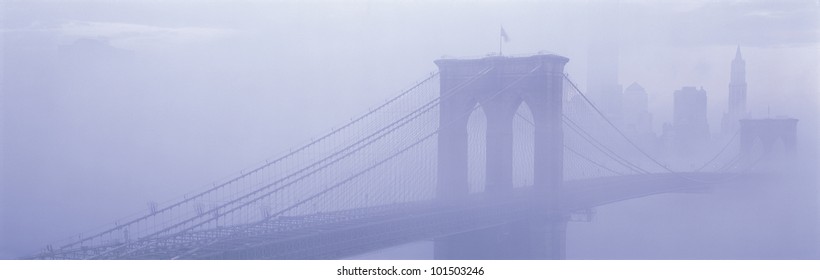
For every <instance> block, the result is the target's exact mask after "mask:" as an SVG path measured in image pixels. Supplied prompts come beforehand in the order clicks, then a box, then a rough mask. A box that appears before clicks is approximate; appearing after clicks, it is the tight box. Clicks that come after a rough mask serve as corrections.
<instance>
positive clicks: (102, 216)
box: [0, 0, 820, 259]
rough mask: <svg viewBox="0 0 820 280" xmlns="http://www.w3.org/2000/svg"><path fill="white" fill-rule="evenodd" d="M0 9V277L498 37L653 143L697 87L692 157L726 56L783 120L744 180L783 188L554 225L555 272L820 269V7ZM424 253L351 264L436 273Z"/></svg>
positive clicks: (749, 102)
mask: <svg viewBox="0 0 820 280" xmlns="http://www.w3.org/2000/svg"><path fill="white" fill-rule="evenodd" d="M0 1H2V2H0V65H2V67H1V68H0V77H2V78H0V83H2V84H1V85H0V91H2V94H0V112H1V113H0V118H1V119H0V120H2V121H1V122H0V133H2V134H0V141H2V142H1V143H0V144H2V149H1V150H0V152H2V154H0V172H2V173H0V258H23V257H28V256H32V255H33V254H35V253H38V252H39V251H40V250H42V249H43V248H44V247H46V246H47V245H49V244H54V245H55V246H56V245H59V244H64V243H65V240H67V239H69V238H76V237H77V235H79V234H80V233H85V234H89V233H93V232H97V231H101V230H105V229H107V228H110V227H113V226H114V222H115V221H122V220H126V219H124V217H127V216H133V215H135V214H137V213H145V212H147V211H148V209H149V208H150V205H151V204H152V203H164V202H167V201H172V200H175V199H179V198H181V197H183V195H184V194H187V193H190V192H192V191H197V190H203V189H204V188H207V187H210V186H213V185H214V184H217V183H219V182H222V181H223V180H225V179H229V178H231V177H233V176H235V175H239V174H240V173H241V172H243V171H244V170H247V169H250V168H254V167H256V166H257V165H258V164H259V163H264V162H265V161H266V160H269V159H272V158H275V157H276V156H279V155H282V154H285V153H287V152H288V151H290V150H291V149H293V148H296V147H298V146H300V145H302V144H305V143H307V142H309V141H311V140H312V139H314V138H316V137H319V136H321V135H323V134H325V133H328V132H330V131H331V130H332V129H334V128H338V127H339V126H342V125H344V124H346V123H347V122H348V121H349V120H350V119H352V118H354V117H357V116H360V115H362V114H364V113H366V112H368V111H369V110H370V109H372V108H374V107H376V106H379V105H380V104H382V103H384V101H385V100H387V99H389V98H391V97H394V96H396V95H397V94H399V93H400V92H401V91H402V90H404V89H406V88H407V87H409V86H412V85H413V84H415V83H416V82H417V81H420V80H422V79H424V78H426V77H428V76H430V73H432V72H435V71H437V70H438V68H437V67H436V65H435V64H434V63H433V61H434V60H436V59H440V58H443V57H468V58H481V57H486V56H488V55H490V56H494V55H497V54H498V52H499V51H500V50H499V39H500V38H499V29H500V28H501V26H502V25H503V29H504V30H505V32H506V33H507V34H508V36H509V41H508V42H505V43H503V55H505V56H527V55H531V54H535V53H538V52H540V51H545V52H549V53H554V54H558V55H561V56H564V57H567V58H569V62H568V63H567V64H566V67H565V68H564V71H565V72H566V73H567V74H568V76H569V77H571V78H572V80H573V81H574V82H575V83H577V85H578V86H579V87H580V89H581V90H582V91H591V92H589V93H590V97H592V98H593V99H594V100H593V101H595V98H600V97H596V95H595V94H596V93H595V92H594V91H595V84H596V83H598V82H600V81H598V80H596V79H595V78H594V76H595V75H600V76H603V77H605V78H607V79H612V81H614V82H615V83H617V85H619V86H621V87H622V88H623V89H626V88H627V87H628V86H629V85H630V84H632V83H633V82H637V83H639V84H640V85H641V86H642V87H643V88H644V89H645V91H646V94H647V106H648V107H647V109H648V113H649V114H651V129H650V132H651V133H652V134H653V135H654V136H653V137H655V136H656V137H658V138H659V139H660V138H661V135H662V134H663V133H664V125H665V124H672V123H673V122H674V116H673V115H674V112H673V102H674V92H675V91H676V90H681V89H682V88H683V87H686V86H691V87H696V88H697V89H701V88H702V89H703V90H704V91H705V92H706V97H707V100H708V101H707V103H706V117H707V120H708V131H709V133H710V134H711V138H710V139H711V140H710V141H711V142H710V144H708V145H709V148H708V150H710V151H712V150H717V148H718V147H720V145H721V144H722V143H726V142H725V141H728V138H729V137H726V135H722V136H720V135H721V122H722V118H723V117H724V114H725V113H727V108H728V107H729V101H728V100H729V92H730V89H729V83H730V73H731V69H730V66H731V65H732V60H733V58H735V56H736V50H737V49H738V47H739V48H740V50H741V52H742V58H743V59H744V60H745V82H746V84H747V88H746V90H745V95H746V101H745V102H746V105H745V111H746V112H747V114H746V115H744V116H745V117H747V118H752V119H761V118H776V117H780V116H788V117H791V118H795V119H798V120H799V121H798V124H797V146H796V150H797V152H796V155H794V156H793V157H788V158H786V159H783V158H779V159H776V160H772V161H771V162H763V163H762V164H761V165H760V166H759V167H757V168H756V169H755V170H756V171H759V172H762V173H766V174H773V175H772V176H773V177H775V178H777V179H773V180H772V181H767V182H766V183H761V184H760V185H754V186H748V188H742V189H738V188H726V189H720V188H718V189H716V190H713V191H708V192H703V193H685V194H679V193H675V194H662V195H657V196H651V197H645V198H640V199H635V200H628V201H623V202H619V203H614V204H609V205H605V206H601V207H596V208H595V213H596V214H595V215H594V216H593V219H592V220H591V221H589V222H571V223H570V224H569V226H568V229H567V252H566V257H567V258H572V259H817V258H820V253H819V252H820V251H819V250H820V239H818V236H820V230H818V223H820V220H818V211H820V210H818V209H819V208H818V207H817V205H818V204H817V203H818V199H820V196H818V190H817V187H818V186H820V184H818V182H820V181H818V175H817V172H816V171H817V163H818V162H817V159H818V153H817V152H818V149H817V148H818V145H817V143H820V142H818V141H820V137H819V136H820V135H818V132H820V131H818V129H817V128H818V127H820V123H818V121H820V115H818V111H820V110H818V109H820V99H819V98H818V96H820V80H818V77H820V63H818V62H820V5H818V3H817V1H813V0H803V1H798V0H794V1H755V0H750V1H700V0H696V1H683V0H680V1H620V2H619V3H618V2H614V3H613V2H608V1H568V0H563V1H363V0H362V1H203V2H204V3H200V2H197V1H182V0H178V1H113V2H112V1H11V0H0ZM601 46H603V48H602V49H598V50H596V48H600V47H601ZM596 55H597V56H596ZM607 68H608V69H613V70H612V71H611V73H602V74H595V73H596V71H604V72H605V71H606V70H605V69H607ZM601 69H604V70H601ZM566 87H568V86H567V85H565V90H566ZM619 93H620V92H619ZM598 100H600V99H598ZM599 102H601V103H605V102H603V101H599ZM565 133H566V134H570V132H565ZM729 136H731V135H729ZM653 139H654V138H653ZM621 145H623V143H621ZM657 149H659V150H662V149H663V148H657ZM704 149H707V148H704ZM736 149H738V148H737V147H736V146H732V151H734V152H736ZM658 154H660V155H663V156H661V157H662V158H663V159H664V160H665V161H669V162H670V166H673V167H675V168H677V167H679V166H690V165H692V164H694V163H690V162H688V161H687V162H686V163H680V164H678V165H675V163H674V162H675V161H676V160H677V159H676V158H674V156H670V155H666V154H664V152H663V151H659V152H658ZM704 154H708V153H707V152H704ZM708 158H709V157H708V156H705V155H704V156H701V157H698V158H697V159H696V160H695V161H696V162H705V160H708ZM685 171H691V170H685ZM433 175H434V174H433ZM430 244H431V242H430V241H429V240H421V241H418V242H416V243H411V244H410V245H402V246H400V247H399V248H397V249H384V250H380V251H377V252H374V253H369V254H366V255H362V256H358V257H359V258H388V259H405V258H410V259H416V258H432V256H433V254H432V252H431V251H432V249H431V247H432V245H430Z"/></svg>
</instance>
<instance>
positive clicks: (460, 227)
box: [38, 173, 753, 259]
mask: <svg viewBox="0 0 820 280" xmlns="http://www.w3.org/2000/svg"><path fill="white" fill-rule="evenodd" d="M747 175H748V174H746V175H744V176H737V174H730V173H677V174H669V173H666V174H645V175H628V176H616V177H602V178H595V179H584V180H575V181H566V182H565V183H564V187H563V188H562V191H561V193H560V194H559V195H560V200H559V202H558V206H557V207H549V205H546V204H547V203H545V199H543V194H541V193H537V192H538V191H539V190H536V189H534V188H532V187H523V188H518V189H515V190H514V191H513V192H512V193H510V194H509V195H507V197H505V198H502V199H499V196H498V195H494V194H487V193H477V194H471V195H469V196H467V197H465V199H462V200H459V201H446V202H444V201H424V202H410V203H396V204H390V205H382V206H377V207H368V208H359V209H352V210H344V211H337V212H330V213H319V214H311V215H306V216H299V217H293V216H280V217H276V218H270V219H268V220H264V221H261V222H257V223H254V224H247V225H241V226H231V227H221V228H217V229H211V230H203V231H197V232H190V233H185V234H176V235H170V236H164V237H161V238H154V239H148V240H136V241H132V242H128V243H120V244H110V245H108V246H100V247H93V248H89V247H85V248H82V249H78V250H74V251H65V252H52V253H50V254H43V255H41V256H39V257H38V258H56V259H88V258H92V259H337V258H343V257H347V256H352V255H357V254H361V253H365V252H368V251H372V250H378V249H382V248H388V247H392V246H397V245H401V244H404V243H409V242H414V241H419V240H431V239H435V238H439V237H445V236H449V235H453V234H458V233H464V232H471V231H475V230H480V229H484V228H491V227H496V226H500V225H504V224H508V223H510V222H514V221H519V220H522V219H536V220H539V219H551V217H552V219H554V218H555V217H564V218H566V215H568V213H570V212H572V211H577V210H583V209H589V208H592V207H596V206H601V205H605V204H609V203H614V202H618V201H623V200H628V199H634V198H639V197H644V196H649V195H655V194H663V193H675V192H693V191H704V190H708V189H709V188H711V187H714V186H716V185H718V184H720V185H727V184H726V183H728V182H730V184H728V185H738V184H740V185H742V182H739V181H740V180H736V179H738V178H743V180H748V179H749V178H752V177H753V176H747ZM716 182H717V183H716Z"/></svg>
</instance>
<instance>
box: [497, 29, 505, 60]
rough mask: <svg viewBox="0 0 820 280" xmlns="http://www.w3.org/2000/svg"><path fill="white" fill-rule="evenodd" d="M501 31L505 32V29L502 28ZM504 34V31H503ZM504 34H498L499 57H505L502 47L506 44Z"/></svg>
mask: <svg viewBox="0 0 820 280" xmlns="http://www.w3.org/2000/svg"><path fill="white" fill-rule="evenodd" d="M501 30H504V27H503V26H501ZM502 32H503V31H502ZM502 34H503V33H500V32H499V33H498V56H504V51H503V49H502V48H501V45H502V44H504V35H502Z"/></svg>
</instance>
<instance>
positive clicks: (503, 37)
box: [501, 25, 510, 42]
mask: <svg viewBox="0 0 820 280" xmlns="http://www.w3.org/2000/svg"><path fill="white" fill-rule="evenodd" d="M501 39H504V42H509V41H510V37H508V36H507V31H504V26H503V25H502V26H501Z"/></svg>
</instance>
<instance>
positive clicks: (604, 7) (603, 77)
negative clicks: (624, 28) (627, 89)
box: [587, 1, 622, 121]
mask: <svg viewBox="0 0 820 280" xmlns="http://www.w3.org/2000/svg"><path fill="white" fill-rule="evenodd" d="M618 9H619V3H618V1H592V2H591V3H590V12H589V13H590V18H589V21H590V30H589V45H588V57H587V92H588V93H589V97H590V98H592V101H593V102H595V104H596V105H597V106H598V107H599V108H600V109H601V110H602V111H603V112H604V114H605V115H606V116H607V117H609V118H611V119H614V120H616V121H617V120H619V119H620V117H621V116H620V114H621V92H622V88H621V85H620V84H619V82H618V60H619V54H618V52H619V40H618Z"/></svg>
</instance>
